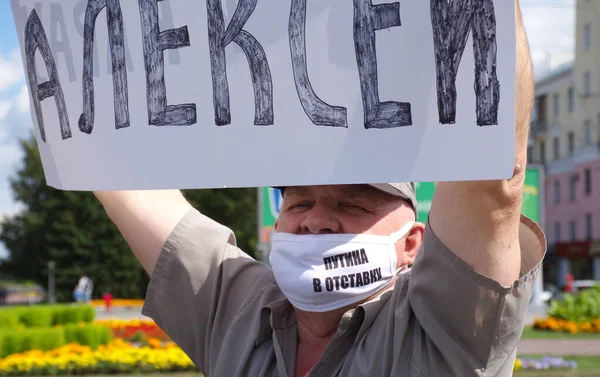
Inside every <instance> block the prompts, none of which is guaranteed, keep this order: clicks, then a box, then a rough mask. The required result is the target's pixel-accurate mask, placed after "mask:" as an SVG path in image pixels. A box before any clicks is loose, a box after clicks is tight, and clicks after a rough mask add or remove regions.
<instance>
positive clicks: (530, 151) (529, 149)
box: [527, 146, 535, 162]
mask: <svg viewBox="0 0 600 377" xmlns="http://www.w3.org/2000/svg"><path fill="white" fill-rule="evenodd" d="M527 161H529V162H535V161H533V147H532V146H528V147H527Z"/></svg>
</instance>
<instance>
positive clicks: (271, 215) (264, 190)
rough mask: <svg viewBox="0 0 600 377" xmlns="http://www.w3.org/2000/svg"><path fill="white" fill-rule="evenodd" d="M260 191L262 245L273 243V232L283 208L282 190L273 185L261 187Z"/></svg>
mask: <svg viewBox="0 0 600 377" xmlns="http://www.w3.org/2000/svg"><path fill="white" fill-rule="evenodd" d="M258 191H259V199H260V203H259V211H260V214H259V234H258V237H259V242H260V244H262V245H269V244H270V243H271V233H272V232H273V230H274V227H275V221H276V220H277V218H278V217H279V210H280V209H281V202H282V201H283V197H282V196H281V190H279V189H275V188H272V187H260V188H259V189H258Z"/></svg>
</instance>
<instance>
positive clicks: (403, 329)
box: [96, 12, 546, 377]
mask: <svg viewBox="0 0 600 377" xmlns="http://www.w3.org/2000/svg"><path fill="white" fill-rule="evenodd" d="M517 20H518V23H517V35H518V48H517V54H518V66H517V87H516V92H517V100H516V104H517V110H516V115H517V116H516V119H517V124H516V129H517V132H516V135H517V137H516V138H517V140H516V141H517V148H516V155H515V169H514V176H513V177H512V178H511V179H509V180H502V181H486V182H456V183H450V182H447V183H439V185H438V187H437V190H436V194H435V198H434V201H433V204H432V208H431V214H430V219H429V222H428V224H427V225H424V224H419V223H415V207H416V200H415V193H414V188H413V186H412V185H410V184H378V185H357V186H350V185H340V186H308V187H288V188H284V199H283V205H282V209H281V213H280V217H279V219H278V222H277V224H276V234H275V235H274V239H273V248H272V254H271V264H272V269H271V268H270V267H268V266H267V265H265V264H262V263H259V262H256V261H254V260H252V259H251V258H249V257H248V256H247V255H246V254H244V253H243V252H242V251H241V250H239V249H238V248H237V247H236V246H235V236H234V235H233V234H232V232H231V231H230V230H228V229H227V228H225V227H224V226H222V225H220V224H217V223H215V222H214V221H212V220H210V219H208V218H206V217H205V216H203V215H201V214H200V213H199V212H198V211H196V210H194V209H192V208H191V206H190V205H189V204H188V202H187V201H186V200H185V199H184V197H183V196H182V195H181V193H180V192H179V191H161V192H156V191H155V192H98V193H96V195H97V196H98V198H99V199H100V200H101V202H102V203H103V205H104V206H105V208H106V210H107V213H108V215H109V216H110V217H111V219H112V220H113V221H114V222H115V224H116V225H117V226H118V227H119V229H120V230H121V232H122V234H123V235H124V237H125V238H126V239H127V241H128V243H129V244H130V245H131V247H132V249H133V251H134V253H135V255H136V256H137V258H138V260H139V261H140V263H141V264H142V265H143V266H144V268H145V269H146V271H147V272H148V273H149V274H150V275H151V282H150V285H149V287H148V293H147V297H146V302H145V306H144V309H143V312H144V313H145V314H146V315H148V316H150V317H152V318H153V319H154V320H155V321H156V322H157V323H158V325H159V326H161V327H162V328H163V329H164V330H165V331H166V332H167V333H168V334H169V335H170V336H171V337H172V339H173V340H174V341H175V342H177V343H178V344H179V346H181V347H182V348H183V350H184V351H185V352H186V353H187V354H188V355H189V356H190V357H191V358H192V359H193V360H194V362H195V363H196V364H197V365H198V367H199V368H200V369H201V370H202V371H203V372H204V373H205V374H206V375H207V376H227V377H238V376H240V377H241V376H253V377H263V376H265V377H271V376H280V377H282V376H295V377H298V376H347V377H359V376H361V377H362V376H436V377H439V376H461V377H465V376H510V375H512V369H513V362H514V358H515V355H516V345H517V342H518V340H519V338H520V335H521V331H522V329H523V325H524V316H525V313H526V310H527V306H528V302H529V299H530V297H531V292H532V287H533V284H534V281H535V278H536V276H537V273H538V271H539V269H540V262H541V260H542V258H543V255H544V252H545V250H546V244H545V239H544V236H543V233H542V232H541V229H540V228H539V227H538V226H537V225H535V224H534V223H533V222H531V221H530V220H529V219H526V218H524V217H521V214H520V209H521V201H522V193H523V182H524V176H525V168H526V149H527V137H528V130H529V119H530V113H531V109H532V98H533V82H532V76H533V75H532V67H531V61H530V57H529V51H528V46H527V42H526V37H525V32H524V30H523V25H522V20H521V15H520V12H517ZM399 163H401V161H399ZM409 265H413V267H412V269H411V270H409V269H407V266H409Z"/></svg>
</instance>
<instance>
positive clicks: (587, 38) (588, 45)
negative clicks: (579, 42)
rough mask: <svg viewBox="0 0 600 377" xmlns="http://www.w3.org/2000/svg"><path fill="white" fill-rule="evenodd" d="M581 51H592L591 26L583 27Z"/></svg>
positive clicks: (588, 24)
mask: <svg viewBox="0 0 600 377" xmlns="http://www.w3.org/2000/svg"><path fill="white" fill-rule="evenodd" d="M583 49H584V50H585V51H589V50H591V49H592V24H590V23H587V24H585V25H584V26H583Z"/></svg>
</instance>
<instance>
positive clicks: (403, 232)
mask: <svg viewBox="0 0 600 377" xmlns="http://www.w3.org/2000/svg"><path fill="white" fill-rule="evenodd" d="M414 225H415V221H410V222H408V223H406V224H404V225H403V226H402V228H400V230H399V231H397V232H394V233H392V234H391V235H390V237H391V238H392V243H393V245H394V246H395V245H396V242H398V241H400V240H401V239H403V238H404V237H406V236H407V235H408V233H409V232H410V230H411V229H412V228H413V226H414ZM409 271H410V269H409V268H407V267H406V266H401V267H399V268H397V269H396V271H395V272H394V275H395V276H399V275H402V274H405V273H407V272H409Z"/></svg>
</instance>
